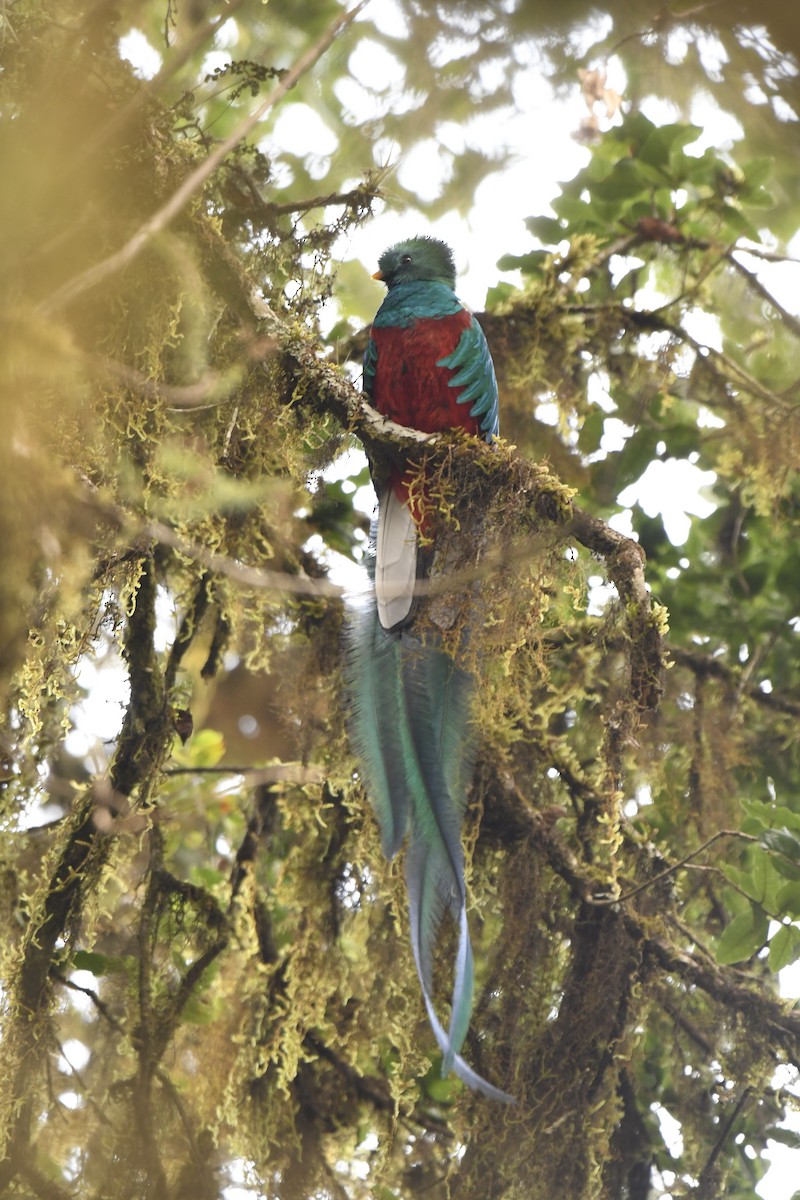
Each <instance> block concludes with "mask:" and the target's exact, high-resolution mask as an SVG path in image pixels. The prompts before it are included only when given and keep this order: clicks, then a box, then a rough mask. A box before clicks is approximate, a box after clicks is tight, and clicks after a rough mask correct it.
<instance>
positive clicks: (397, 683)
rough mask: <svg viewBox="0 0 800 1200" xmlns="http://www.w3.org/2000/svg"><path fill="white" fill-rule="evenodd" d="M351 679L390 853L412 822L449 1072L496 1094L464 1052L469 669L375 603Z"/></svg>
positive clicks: (419, 922) (364, 616)
mask: <svg viewBox="0 0 800 1200" xmlns="http://www.w3.org/2000/svg"><path fill="white" fill-rule="evenodd" d="M347 683H348V688H349V692H350V705H349V711H350V714H351V716H350V735H351V740H352V744H353V749H354V751H355V753H356V755H357V757H358V760H359V764H360V768H361V772H362V776H363V780H364V783H365V785H366V788H367V790H368V792H369V794H370V797H371V799H372V802H373V805H374V807H375V811H376V814H377V817H378V822H379V825H380V829H381V839H382V844H383V849H384V852H385V853H386V854H387V855H388V856H389V857H392V856H393V855H394V854H395V853H396V852H397V850H398V849H399V847H400V845H401V843H402V841H403V838H404V836H405V834H406V832H407V831H408V830H409V829H410V843H409V847H408V853H407V858H406V882H407V887H408V901H409V915H410V921H411V944H412V949H413V952H414V961H415V963H416V967H417V973H418V975H419V979H420V983H421V985H422V992H423V997H424V1000H425V1007H426V1009H427V1012H428V1018H429V1020H430V1023H431V1027H432V1029H433V1032H434V1034H435V1036H436V1040H437V1042H438V1044H439V1047H440V1049H441V1051H442V1054H443V1064H442V1069H443V1074H446V1073H447V1071H449V1070H451V1069H452V1071H453V1072H454V1073H455V1074H456V1075H457V1076H458V1077H459V1078H460V1079H462V1080H463V1081H464V1082H465V1083H466V1084H468V1085H469V1086H470V1087H472V1088H477V1089H478V1090H480V1091H482V1092H484V1093H485V1094H486V1095H487V1096H490V1097H492V1098H493V1099H496V1100H505V1101H508V1100H510V1099H511V1097H510V1096H508V1095H507V1094H506V1093H505V1092H502V1091H500V1090H499V1089H498V1088H495V1087H493V1086H492V1084H490V1083H487V1081H486V1080H484V1079H482V1078H481V1077H480V1076H479V1075H478V1074H477V1073H476V1072H475V1071H473V1070H472V1068H471V1067H469V1066H468V1065H467V1063H466V1062H464V1060H463V1058H461V1056H460V1053H459V1051H460V1050H461V1047H462V1046H463V1043H464V1039H465V1037H466V1034H467V1030H468V1028H469V1022H470V1017H471V1015H472V1003H473V993H474V974H473V961H472V946H471V943H470V937H469V927H468V923H467V910H466V887H465V882H464V856H463V851H462V847H461V824H462V819H463V816H464V808H465V805H466V788H467V783H468V780H469V777H470V774H471V770H472V766H473V762H474V754H475V752H474V737H473V734H472V731H471V729H470V725H469V717H470V709H471V703H472V692H473V679H472V676H471V675H470V674H469V673H468V672H466V671H464V670H462V669H461V668H459V667H458V666H457V665H456V664H455V663H454V662H453V660H452V658H451V657H450V656H449V655H448V654H446V653H445V652H444V650H442V649H441V648H440V647H439V646H438V645H436V644H434V643H430V642H429V643H422V642H421V641H420V640H419V639H418V638H416V637H414V636H413V635H412V634H411V633H409V632H408V631H406V630H403V631H398V632H393V633H390V632H387V631H386V630H385V629H384V628H382V626H381V621H380V619H379V616H378V610H377V608H376V606H375V605H374V603H373V604H372V605H371V606H367V607H365V608H363V609H362V610H361V611H360V612H358V613H357V614H356V615H355V617H354V619H353V622H352V624H351V633H350V646H349V653H348V667H347ZM445 909H449V910H450V912H451V913H452V915H453V918H454V920H455V922H456V924H457V926H458V938H459V940H458V952H457V956H456V964H455V971H454V979H453V996H452V1007H451V1014H450V1024H449V1029H448V1030H445V1029H444V1027H443V1025H442V1024H441V1022H440V1020H439V1018H438V1016H437V1014H436V1010H435V1007H434V1004H433V952H434V947H435V944H436V938H437V934H438V930H439V926H440V924H441V921H442V917H443V915H444V912H445Z"/></svg>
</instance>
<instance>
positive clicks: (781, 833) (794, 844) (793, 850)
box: [758, 826, 800, 863]
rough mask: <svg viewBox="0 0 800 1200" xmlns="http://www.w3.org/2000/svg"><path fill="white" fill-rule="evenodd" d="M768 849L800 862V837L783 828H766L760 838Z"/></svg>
mask: <svg viewBox="0 0 800 1200" xmlns="http://www.w3.org/2000/svg"><path fill="white" fill-rule="evenodd" d="M758 840H759V841H760V842H761V845H762V846H764V847H766V849H767V850H773V851H775V852H776V853H777V854H783V855H785V857H786V858H789V859H791V860H792V861H793V862H797V863H800V837H798V836H797V835H796V834H794V833H791V832H790V831H789V830H788V829H787V828H786V827H785V826H784V828H783V829H765V830H764V831H763V832H762V833H761V836H760V837H759V839H758Z"/></svg>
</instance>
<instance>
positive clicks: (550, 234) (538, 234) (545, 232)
mask: <svg viewBox="0 0 800 1200" xmlns="http://www.w3.org/2000/svg"><path fill="white" fill-rule="evenodd" d="M525 228H526V229H527V230H528V232H529V233H532V234H533V236H534V237H535V238H538V239H539V241H540V242H541V243H542V245H544V246H557V245H558V243H559V242H560V241H562V239H563V238H564V237H565V236H566V234H565V231H564V227H563V225H562V224H561V222H560V221H557V220H556V218H555V217H528V218H527V220H526V221H525ZM499 265H500V264H499V263H498V266H499ZM502 269H503V268H502V267H501V270H502Z"/></svg>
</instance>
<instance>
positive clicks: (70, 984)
mask: <svg viewBox="0 0 800 1200" xmlns="http://www.w3.org/2000/svg"><path fill="white" fill-rule="evenodd" d="M50 978H51V979H55V980H56V981H57V982H58V983H60V984H62V985H63V986H64V987H65V988H69V989H70V991H72V992H80V993H81V994H82V995H84V996H88V998H89V999H90V1000H91V1002H92V1004H93V1005H94V1006H95V1008H96V1009H97V1011H98V1012H99V1013H100V1015H101V1016H102V1017H103V1018H104V1019H105V1020H106V1021H108V1023H109V1025H110V1026H111V1028H112V1029H114V1030H116V1032H117V1033H123V1032H124V1029H123V1026H122V1025H121V1023H120V1022H119V1021H118V1020H117V1018H116V1017H115V1016H113V1014H112V1013H111V1010H110V1009H109V1007H108V1005H107V1004H106V1002H105V1001H104V1000H101V999H100V997H99V996H98V994H97V992H96V991H95V990H94V988H90V987H82V986H81V985H80V984H79V983H75V982H74V980H72V979H68V978H67V976H66V975H63V974H62V973H61V971H58V970H56V968H55V967H53V969H52V970H51V971H50Z"/></svg>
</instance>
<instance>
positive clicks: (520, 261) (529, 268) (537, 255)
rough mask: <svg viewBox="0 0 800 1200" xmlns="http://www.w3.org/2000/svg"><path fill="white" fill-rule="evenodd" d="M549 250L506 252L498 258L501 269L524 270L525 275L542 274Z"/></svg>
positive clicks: (499, 268)
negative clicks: (520, 252) (521, 252)
mask: <svg viewBox="0 0 800 1200" xmlns="http://www.w3.org/2000/svg"><path fill="white" fill-rule="evenodd" d="M549 257H550V251H549V250H531V251H529V252H528V253H527V254H504V255H503V257H502V258H501V259H498V262H497V269H498V270H499V271H522V273H523V275H540V274H541V271H542V267H543V266H544V262H545V259H547V258H549Z"/></svg>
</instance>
